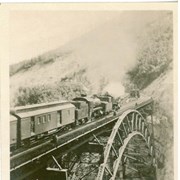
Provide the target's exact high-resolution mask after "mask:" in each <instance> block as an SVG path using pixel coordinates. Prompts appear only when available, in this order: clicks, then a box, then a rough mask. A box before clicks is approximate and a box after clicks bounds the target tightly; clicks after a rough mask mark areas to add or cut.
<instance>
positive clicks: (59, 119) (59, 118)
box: [57, 111, 62, 124]
mask: <svg viewBox="0 0 180 180" xmlns="http://www.w3.org/2000/svg"><path fill="white" fill-rule="evenodd" d="M57 122H59V123H60V124H62V121H61V111H58V112H57Z"/></svg>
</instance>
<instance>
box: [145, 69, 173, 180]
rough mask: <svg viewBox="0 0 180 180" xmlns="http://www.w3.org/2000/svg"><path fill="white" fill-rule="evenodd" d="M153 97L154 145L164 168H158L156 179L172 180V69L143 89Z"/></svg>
mask: <svg viewBox="0 0 180 180" xmlns="http://www.w3.org/2000/svg"><path fill="white" fill-rule="evenodd" d="M143 93H145V94H146V95H148V96H151V97H153V99H154V101H155V104H154V124H155V125H154V133H155V145H156V147H157V149H158V150H159V152H160V153H162V155H164V157H165V161H164V165H165V166H164V168H163V169H160V170H158V180H166V179H167V180H173V179H174V176H173V174H174V172H173V171H174V167H173V150H174V148H173V147H174V144H173V139H174V135H173V124H174V117H173V102H174V101H173V71H172V69H171V68H170V69H168V70H167V71H166V72H164V73H163V74H161V76H160V77H158V78H157V79H156V80H154V81H153V82H152V83H151V84H150V85H149V86H148V87H146V88H145V89H144V90H143Z"/></svg>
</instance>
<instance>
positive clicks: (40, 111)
mask: <svg viewBox="0 0 180 180" xmlns="http://www.w3.org/2000/svg"><path fill="white" fill-rule="evenodd" d="M117 108H118V105H117V104H116V103H114V99H113V97H112V96H110V95H101V96H96V95H95V96H93V97H87V96H81V97H77V98H74V99H73V100H72V101H71V102H68V101H61V102H52V103H46V104H38V105H28V106H21V107H16V108H15V109H14V110H11V111H10V146H11V148H19V147H21V146H23V145H27V144H28V145H29V144H30V142H31V141H33V140H38V139H40V138H42V137H46V136H49V135H52V134H54V133H56V132H58V131H62V130H64V129H69V128H72V127H74V126H77V125H81V124H84V123H87V122H90V121H93V120H95V119H97V118H99V117H102V116H105V115H107V114H109V113H110V112H113V111H114V109H116V110H117Z"/></svg>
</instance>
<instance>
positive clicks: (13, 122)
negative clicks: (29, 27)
mask: <svg viewBox="0 0 180 180" xmlns="http://www.w3.org/2000/svg"><path fill="white" fill-rule="evenodd" d="M16 129H17V119H16V117H14V116H12V115H10V145H11V146H12V145H14V144H15V143H16V141H17V132H16Z"/></svg>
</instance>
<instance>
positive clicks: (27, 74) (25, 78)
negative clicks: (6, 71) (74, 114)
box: [10, 12, 166, 106]
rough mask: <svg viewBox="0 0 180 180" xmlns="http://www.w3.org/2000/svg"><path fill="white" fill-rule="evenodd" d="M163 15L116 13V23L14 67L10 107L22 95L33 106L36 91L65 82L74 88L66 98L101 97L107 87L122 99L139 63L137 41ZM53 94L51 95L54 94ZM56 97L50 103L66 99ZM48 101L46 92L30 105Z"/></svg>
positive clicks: (103, 26) (97, 28)
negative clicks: (128, 76) (132, 70)
mask: <svg viewBox="0 0 180 180" xmlns="http://www.w3.org/2000/svg"><path fill="white" fill-rule="evenodd" d="M164 13H166V12H154V13H152V12H147V13H143V12H138V13H137V12H136V13H134V14H133V13H128V12H126V13H120V14H119V13H117V17H116V18H115V19H113V20H111V21H107V22H106V23H105V24H103V25H101V26H97V27H96V28H94V29H93V30H91V31H90V32H87V33H86V34H82V36H80V37H78V38H76V39H73V40H71V41H70V42H68V43H67V44H65V45H63V46H61V47H58V48H57V49H54V50H52V51H49V52H47V53H44V54H41V55H39V56H38V57H34V58H32V59H30V60H26V61H23V62H20V63H18V64H14V65H11V66H10V93H11V105H12V106H14V105H19V103H17V97H19V96H21V95H22V94H23V95H24V94H27V95H26V96H28V97H29V98H27V102H26V101H25V102H23V104H25V103H30V102H28V99H32V98H30V95H29V94H32V92H34V89H39V86H43V87H45V88H46V89H51V87H54V86H56V84H59V83H61V82H64V81H65V82H67V83H66V85H67V84H68V85H67V86H68V89H71V84H73V87H74V89H75V90H73V93H68V92H69V91H70V90H65V94H68V95H69V94H70V95H71V96H74V95H75V94H76V92H74V91H76V89H79V87H80V89H81V90H85V91H87V92H88V93H98V92H101V91H102V90H103V89H104V88H105V87H106V85H108V91H111V90H112V89H113V90H114V89H116V94H118V95H122V93H124V87H123V86H122V79H123V76H124V74H125V72H126V71H127V70H128V69H129V68H131V67H132V66H133V65H134V64H135V62H136V50H137V45H138V44H137V39H138V38H139V36H140V35H141V33H142V30H143V29H144V28H145V27H146V26H149V24H152V23H154V21H156V19H157V18H158V19H161V16H163V15H164ZM124 19H126V21H124ZM115 67H116V68H115ZM76 86H78V88H76ZM33 87H34V89H33ZM56 87H57V86H56ZM56 89H58V88H56ZM40 90H42V88H41V87H40ZM27 91H28V92H27ZM78 91H79V90H78ZM50 93H51V94H52V91H51V90H50ZM55 94H56V95H55V96H54V95H50V99H51V100H53V99H54V100H57V99H58V96H59V98H67V96H64V95H62V94H64V93H61V94H58V93H57V92H56V93H55ZM47 97H49V92H45V98H44V96H43V97H42V98H41V100H40V101H35V102H34V101H33V102H31V103H38V102H41V101H46V100H47V99H48V98H47ZM20 104H21V103H20Z"/></svg>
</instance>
